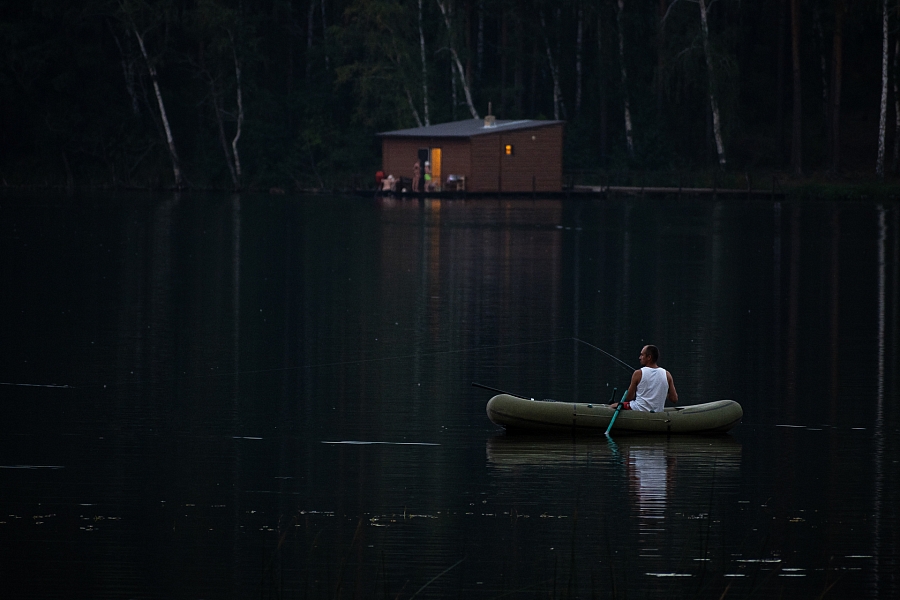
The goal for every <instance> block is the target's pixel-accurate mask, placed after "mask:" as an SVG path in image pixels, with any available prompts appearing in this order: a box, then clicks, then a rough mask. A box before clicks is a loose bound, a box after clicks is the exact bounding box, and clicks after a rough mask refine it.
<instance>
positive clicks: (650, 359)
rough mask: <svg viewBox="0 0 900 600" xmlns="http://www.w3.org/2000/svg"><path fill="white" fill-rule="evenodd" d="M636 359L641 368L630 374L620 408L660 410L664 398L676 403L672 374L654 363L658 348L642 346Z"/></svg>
mask: <svg viewBox="0 0 900 600" xmlns="http://www.w3.org/2000/svg"><path fill="white" fill-rule="evenodd" d="M638 360H639V361H640V363H641V368H640V369H638V370H637V371H635V372H634V374H632V376H631V384H630V385H629V386H628V393H627V394H626V395H625V398H626V400H625V402H623V403H622V408H623V409H624V410H642V411H647V412H660V411H661V410H662V409H663V407H664V406H665V405H666V400H671V401H672V402H673V403H674V404H678V392H676V391H675V382H674V381H672V374H671V373H669V372H668V371H666V370H665V369H663V368H662V367H660V366H659V365H657V364H656V362H657V361H658V360H659V348H657V347H656V346H649V345H648V346H644V347H643V349H641V355H640V357H638ZM610 406H611V407H612V408H616V407H618V406H619V403H618V402H614V403H613V404H611V405H610Z"/></svg>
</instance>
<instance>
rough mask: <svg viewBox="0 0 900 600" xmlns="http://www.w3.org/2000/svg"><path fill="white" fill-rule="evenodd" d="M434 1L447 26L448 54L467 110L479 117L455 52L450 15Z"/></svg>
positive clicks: (442, 4) (437, 0) (439, 0)
mask: <svg viewBox="0 0 900 600" xmlns="http://www.w3.org/2000/svg"><path fill="white" fill-rule="evenodd" d="M434 1H435V2H436V3H437V5H438V8H440V9H441V14H442V15H443V16H444V24H445V25H446V26H447V37H448V38H449V41H448V43H449V45H450V55H451V56H452V57H453V63H454V64H455V65H456V70H457V72H458V74H459V80H460V82H461V83H462V86H463V93H464V94H465V95H466V104H467V105H468V106H469V112H470V113H472V118H473V119H478V118H480V117H479V116H478V111H477V110H475V105H474V104H473V103H472V93H471V92H470V91H469V84H468V83H467V82H466V72H465V70H464V69H463V66H462V62H460V60H459V55H458V54H457V53H456V47H455V46H454V45H453V28H452V27H451V25H450V15H449V14H448V13H447V9H446V8H445V7H444V3H443V2H441V0H434ZM451 68H452V67H451ZM454 104H455V103H454Z"/></svg>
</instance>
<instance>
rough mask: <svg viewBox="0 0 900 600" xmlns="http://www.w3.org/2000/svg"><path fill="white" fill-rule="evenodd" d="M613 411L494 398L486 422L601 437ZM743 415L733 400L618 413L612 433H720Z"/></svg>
mask: <svg viewBox="0 0 900 600" xmlns="http://www.w3.org/2000/svg"><path fill="white" fill-rule="evenodd" d="M615 412H616V411H615V409H613V408H610V407H609V406H608V405H606V404H584V403H573V402H557V401H554V400H531V399H528V398H520V397H517V396H512V395H510V394H498V395H497V396H494V397H493V398H491V399H490V400H489V401H488V403H487V415H488V418H489V419H490V420H491V421H492V422H493V423H495V424H496V425H500V426H501V427H504V428H506V430H507V431H509V432H516V431H556V432H561V431H574V432H596V433H604V432H605V431H606V428H607V427H608V426H609V421H610V419H612V417H613V415H614V414H615ZM743 416H744V411H743V409H742V408H741V405H740V404H738V403H737V402H735V401H734V400H716V401H715V402H707V403H705V404H693V405H690V406H677V407H666V408H665V409H664V410H662V411H661V412H642V411H635V410H621V411H619V416H618V417H616V421H615V423H614V424H613V428H612V433H615V432H629V431H630V432H639V433H721V432H724V431H728V430H730V429H731V428H732V427H734V426H735V425H737V424H738V423H739V422H740V420H741V417H743Z"/></svg>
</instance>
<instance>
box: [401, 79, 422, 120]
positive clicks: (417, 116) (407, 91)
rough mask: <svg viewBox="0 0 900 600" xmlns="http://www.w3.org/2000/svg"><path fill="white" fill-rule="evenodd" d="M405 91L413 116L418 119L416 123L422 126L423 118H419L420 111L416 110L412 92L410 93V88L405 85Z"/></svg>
mask: <svg viewBox="0 0 900 600" xmlns="http://www.w3.org/2000/svg"><path fill="white" fill-rule="evenodd" d="M403 91H404V92H406V100H407V101H408V102H409V108H410V110H412V114H413V117H414V118H415V119H416V125H417V126H419V127H421V126H422V119H420V118H419V111H418V110H416V103H415V102H413V98H412V94H410V93H409V88H408V87H406V86H405V85H404V86H403Z"/></svg>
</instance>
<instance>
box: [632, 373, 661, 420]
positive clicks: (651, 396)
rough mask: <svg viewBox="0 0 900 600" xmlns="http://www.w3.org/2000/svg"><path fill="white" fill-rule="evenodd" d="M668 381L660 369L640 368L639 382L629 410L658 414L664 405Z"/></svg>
mask: <svg viewBox="0 0 900 600" xmlns="http://www.w3.org/2000/svg"><path fill="white" fill-rule="evenodd" d="M668 393H669V381H668V379H667V378H666V370H665V369H663V368H662V367H657V368H655V369H651V368H650V367H641V381H640V382H639V383H638V385H637V392H636V393H635V395H634V400H632V402H631V410H643V411H649V412H660V411H661V410H662V409H663V407H665V405H666V396H667V395H668Z"/></svg>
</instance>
